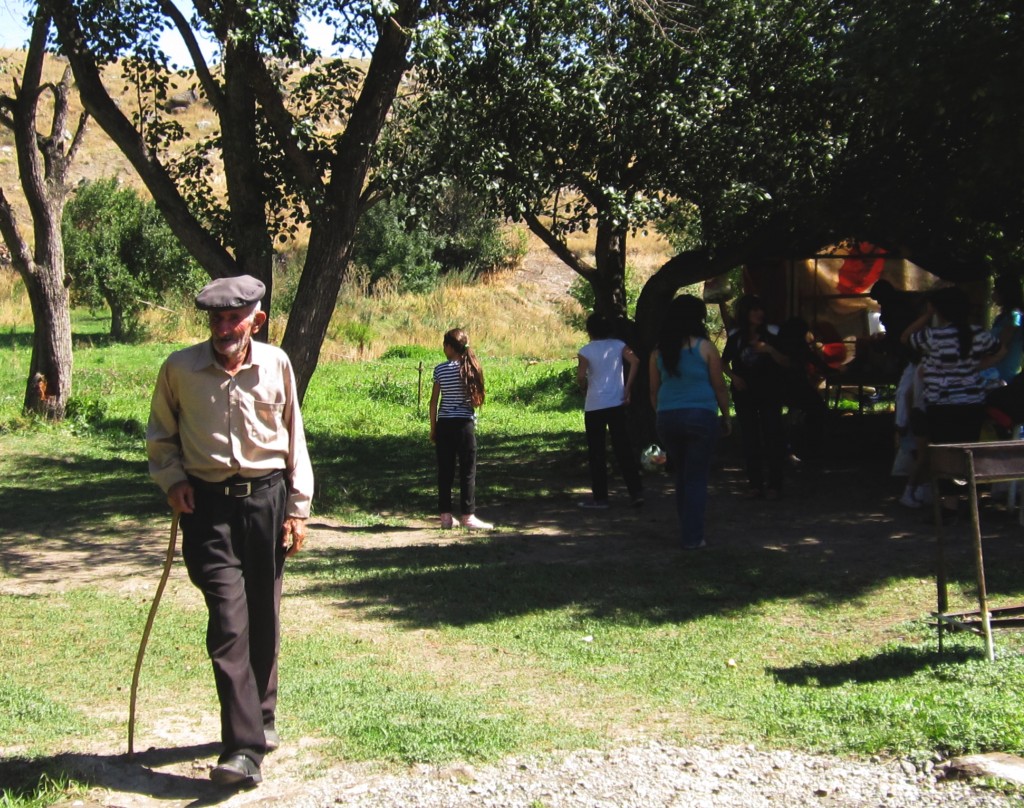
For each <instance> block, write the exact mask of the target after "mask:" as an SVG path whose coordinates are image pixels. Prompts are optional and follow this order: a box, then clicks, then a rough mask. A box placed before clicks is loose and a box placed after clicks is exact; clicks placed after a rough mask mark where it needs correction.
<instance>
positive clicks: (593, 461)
mask: <svg viewBox="0 0 1024 808" xmlns="http://www.w3.org/2000/svg"><path fill="white" fill-rule="evenodd" d="M583 427H584V429H585V430H586V434H587V460H588V461H589V464H590V489H591V491H593V492H594V499H595V500H597V501H598V502H604V501H605V500H607V499H608V464H607V456H608V450H607V447H606V446H605V432H606V431H607V433H608V434H609V435H610V436H611V439H612V451H613V452H614V453H615V462H616V463H618V464H619V471H620V472H621V474H622V479H623V480H625V481H626V488H627V489H628V490H629V495H630V496H631V497H638V496H640V494H642V493H643V483H642V482H641V481H640V464H639V462H638V461H637V458H636V456H635V455H634V454H633V445H632V443H631V442H630V440H629V424H628V422H627V420H626V408H625V407H608V408H606V409H603V410H589V411H587V412H585V413H583Z"/></svg>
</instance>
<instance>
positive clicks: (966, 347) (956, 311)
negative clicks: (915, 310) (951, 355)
mask: <svg viewBox="0 0 1024 808" xmlns="http://www.w3.org/2000/svg"><path fill="white" fill-rule="evenodd" d="M929 300H930V302H931V304H932V308H933V309H935V312H936V313H937V314H938V315H939V317H941V318H942V319H943V320H946V321H947V322H948V323H949V324H950V325H951V326H954V327H955V328H956V336H957V340H958V341H959V343H960V356H961V357H962V358H966V357H968V356H970V354H971V347H972V346H973V345H974V329H973V328H971V323H970V321H969V317H970V314H971V303H970V301H969V300H968V299H967V295H965V294H964V292H963V290H962V289H960V288H959V287H957V286H946V287H944V288H942V289H936V290H934V291H933V292H931V294H930V295H929Z"/></svg>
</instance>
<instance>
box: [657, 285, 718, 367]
mask: <svg viewBox="0 0 1024 808" xmlns="http://www.w3.org/2000/svg"><path fill="white" fill-rule="evenodd" d="M707 316H708V307H707V306H706V305H704V301H703V300H701V299H700V298H699V297H694V296H693V295H680V296H679V297H677V298H676V299H675V300H673V301H672V303H671V304H670V305H669V309H668V313H667V314H666V316H665V322H664V323H663V324H662V326H661V336H660V337H659V338H658V350H659V351H660V352H661V361H662V364H663V365H664V366H665V370H666V372H667V373H668V374H669V375H670V376H678V375H679V355H680V354H681V353H682V350H683V343H684V342H686V341H688V340H689V339H691V338H692V337H701V338H703V339H707V338H708V327H707V325H706V324H705V322H704V321H705V319H706V318H707ZM691 350H692V348H691Z"/></svg>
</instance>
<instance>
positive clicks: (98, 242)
mask: <svg viewBox="0 0 1024 808" xmlns="http://www.w3.org/2000/svg"><path fill="white" fill-rule="evenodd" d="M63 229H64V252H65V267H66V270H67V273H68V277H69V278H70V279H71V294H72V300H73V301H74V302H75V303H76V304H78V305H86V306H89V307H91V308H93V309H95V308H98V307H100V306H102V305H103V304H104V303H105V304H106V305H107V306H109V307H110V312H111V336H112V337H114V339H118V340H122V339H126V338H129V337H137V336H138V329H139V320H138V314H139V312H140V311H142V309H143V308H144V307H145V306H146V305H149V304H156V303H157V301H158V300H159V299H160V297H161V295H163V294H164V293H165V292H170V291H177V292H195V291H197V290H198V289H199V288H200V287H201V286H202V283H203V281H204V275H203V273H202V271H201V270H200V268H199V266H198V264H196V263H195V261H193V260H192V258H191V257H190V256H189V254H188V253H187V252H186V250H185V249H184V248H183V247H182V246H181V244H180V243H179V242H178V240H177V239H176V238H175V236H174V234H173V233H172V232H171V230H170V228H169V227H168V226H167V223H166V221H165V220H164V219H163V216H162V215H161V213H160V212H159V211H158V210H157V208H156V205H155V204H153V203H152V202H149V203H147V202H144V201H143V200H142V199H141V198H140V197H139V195H138V194H137V193H136V192H135V191H134V190H132V189H130V188H120V187H119V186H118V183H117V180H113V179H110V180H98V181H96V182H89V183H85V184H84V185H82V186H81V187H80V188H79V189H78V191H77V192H76V193H75V195H74V197H72V199H71V200H69V202H68V204H67V206H66V208H65V210H64V222H63Z"/></svg>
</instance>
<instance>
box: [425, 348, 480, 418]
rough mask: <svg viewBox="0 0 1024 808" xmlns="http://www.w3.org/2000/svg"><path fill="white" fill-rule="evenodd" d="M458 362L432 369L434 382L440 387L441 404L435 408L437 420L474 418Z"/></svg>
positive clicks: (471, 403)
mask: <svg viewBox="0 0 1024 808" xmlns="http://www.w3.org/2000/svg"><path fill="white" fill-rule="evenodd" d="M459 368H460V363H459V361H458V360H455V359H453V360H451V361H450V362H442V363H441V364H440V365H438V366H437V367H435V368H434V381H435V382H437V384H438V385H440V387H441V403H440V405H439V406H438V408H437V417H438V418H474V417H476V416H475V414H474V412H473V402H472V401H471V400H470V397H469V390H467V389H466V385H465V384H464V383H463V381H462V375H461V374H460V373H459Z"/></svg>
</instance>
